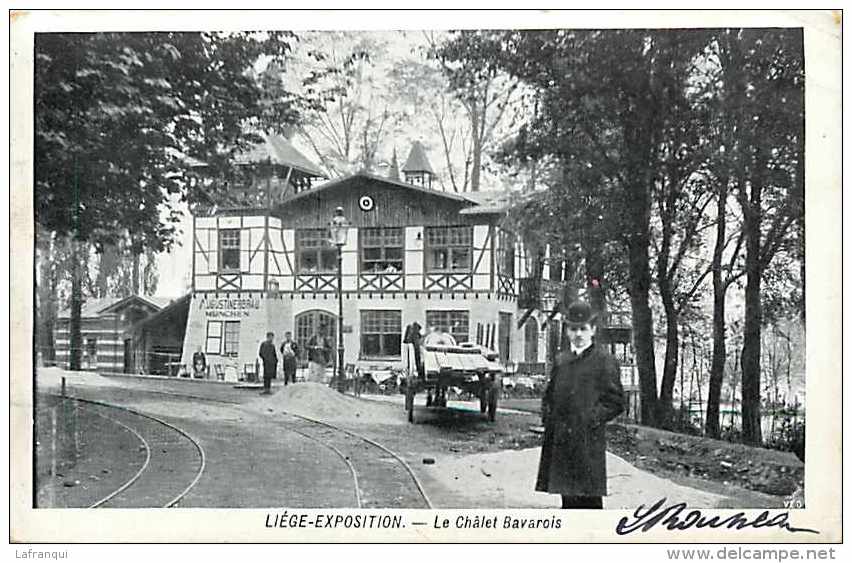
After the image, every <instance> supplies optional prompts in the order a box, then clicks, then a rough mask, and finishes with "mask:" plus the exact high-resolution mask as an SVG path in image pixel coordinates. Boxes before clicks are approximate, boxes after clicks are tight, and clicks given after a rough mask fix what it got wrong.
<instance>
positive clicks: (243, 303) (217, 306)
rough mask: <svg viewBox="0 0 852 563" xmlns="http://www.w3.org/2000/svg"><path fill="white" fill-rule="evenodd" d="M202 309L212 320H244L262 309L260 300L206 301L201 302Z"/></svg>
mask: <svg viewBox="0 0 852 563" xmlns="http://www.w3.org/2000/svg"><path fill="white" fill-rule="evenodd" d="M201 308H202V309H203V310H204V313H205V315H206V316H207V317H208V318H211V319H234V318H242V317H248V316H249V315H250V314H251V312H252V311H254V310H257V309H260V299H252V298H245V299H205V300H204V301H202V302H201Z"/></svg>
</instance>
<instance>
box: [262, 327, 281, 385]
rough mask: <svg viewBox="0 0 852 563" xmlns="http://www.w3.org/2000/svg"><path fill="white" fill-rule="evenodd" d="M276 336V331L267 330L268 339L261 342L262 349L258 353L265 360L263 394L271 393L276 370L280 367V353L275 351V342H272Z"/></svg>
mask: <svg viewBox="0 0 852 563" xmlns="http://www.w3.org/2000/svg"><path fill="white" fill-rule="evenodd" d="M274 338H275V333H272V332H267V333H266V340H264V341H263V342H261V343H260V350H258V352H257V355H258V356H260V359H261V361H262V362H263V394H264V395H269V394H271V393H272V390H271V387H272V378H273V377H274V376H275V370H276V368H277V367H278V354H276V353H275V344H273V343H272V341H273V339H274Z"/></svg>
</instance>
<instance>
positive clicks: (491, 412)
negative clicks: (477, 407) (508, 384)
mask: <svg viewBox="0 0 852 563" xmlns="http://www.w3.org/2000/svg"><path fill="white" fill-rule="evenodd" d="M497 400H498V399H497V389H495V388H491V389H489V390H488V420H489V422H494V419H495V418H497Z"/></svg>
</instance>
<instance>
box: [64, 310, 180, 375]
mask: <svg viewBox="0 0 852 563" xmlns="http://www.w3.org/2000/svg"><path fill="white" fill-rule="evenodd" d="M168 302H169V300H168V299H165V298H160V297H142V296H139V295H132V296H130V297H110V298H106V299H89V300H87V301H86V302H85V303H84V304H83V307H82V310H81V330H80V332H81V335H82V345H83V351H82V356H81V368H82V369H86V370H93V371H112V372H124V371H126V369H128V368H129V366H131V365H132V363H131V362H129V358H130V357H131V355H132V350H133V344H132V341H131V339H130V337H129V336H127V335H126V334H125V332H126V331H127V330H128V329H129V328H130V327H132V326H133V325H134V324H135V323H137V322H139V321H140V320H142V319H144V318H146V317H148V316H149V315H152V314H154V313H156V312H158V311H160V310H161V309H162V308H163V307H164V306H165V305H166V304H168ZM70 320H71V310H70V309H65V310H63V311H61V312H60V313H59V315H58V318H57V320H56V326H55V328H54V343H55V349H56V364H57V366H59V367H64V368H67V367H68V365H69V360H70V353H69V350H70V347H71V339H70V333H69V324H70Z"/></svg>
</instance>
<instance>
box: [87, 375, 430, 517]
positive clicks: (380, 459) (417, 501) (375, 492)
mask: <svg viewBox="0 0 852 563" xmlns="http://www.w3.org/2000/svg"><path fill="white" fill-rule="evenodd" d="M128 391H130V392H140V393H151V394H155V395H166V396H173V397H183V398H187V399H192V400H195V401H204V402H210V403H216V404H221V405H227V406H229V407H236V406H239V405H241V404H242V403H240V402H239V401H234V400H227V399H223V398H221V397H210V396H204V395H196V394H191V393H177V392H173V391H161V390H154V389H144V388H133V389H128ZM77 400H83V401H85V402H88V403H93V404H101V405H105V406H115V407H116V408H119V409H122V410H124V411H127V412H131V413H134V414H137V415H141V416H145V417H148V418H150V419H151V420H155V421H157V422H159V423H161V424H164V425H167V426H169V427H171V428H173V429H175V430H177V431H178V432H181V433H182V434H183V435H184V436H187V437H189V438H190V439H192V438H191V437H190V436H189V435H188V434H186V433H185V432H183V431H181V430H180V429H179V428H177V427H176V426H174V425H173V424H170V423H168V422H166V421H163V420H161V419H159V418H157V417H153V416H150V415H146V414H144V413H140V412H139V411H136V410H134V409H131V408H128V407H124V406H119V405H108V404H107V403H103V402H100V401H92V400H88V399H79V398H77ZM274 414H277V415H280V418H279V421H280V422H281V423H282V424H279V425H277V427H278V428H280V429H282V430H285V431H288V432H293V433H295V434H298V435H300V436H303V437H304V438H306V439H308V440H311V441H313V442H316V443H317V444H319V445H321V446H322V447H324V448H327V449H329V450H331V451H333V452H334V453H335V455H337V457H339V458H340V459H341V461H342V462H343V463H345V464H346V467H347V469H348V471H349V474H350V475H351V477H352V493H353V497H352V500H353V502H354V507H357V508H432V503H431V501H430V499H429V496H428V495H427V493H426V491H425V489H424V488H423V484H422V483H421V482H420V479H419V478H418V477H417V475H416V473H415V472H414V470H413V469H412V468H411V466H410V465H409V464H408V463H407V462H406V461H405V459H403V458H402V457H401V456H400V455H399V454H397V453H396V452H394V451H393V450H391V449H389V448H387V447H386V446H384V445H382V444H380V443H379V442H376V441H375V440H373V439H371V438H369V437H367V436H364V435H362V434H359V433H358V432H354V431H352V430H349V429H347V428H342V427H340V426H337V425H335V424H332V423H330V422H326V421H322V420H317V419H314V418H310V417H306V416H303V415H298V414H295V413H291V412H287V411H277V412H275V413H274ZM193 442H194V443H197V442H195V441H194V440H193ZM198 451H199V452H200V454H201V456H202V467H201V471H200V472H199V473H198V475H197V476H196V478H195V479H194V480H193V481H192V483H191V484H190V486H189V487H187V488H186V490H185V491H183V493H182V494H181V495H179V496H178V497H176V498H175V502H174V503H172V504H171V505H170V506H174V505H175V504H176V503H177V502H178V501H179V500H180V498H182V497H183V496H184V495H185V494H186V493H187V492H189V490H190V489H191V488H192V487H193V486H194V485H195V483H197V481H198V479H199V478H200V477H201V473H202V472H203V470H204V465H206V463H207V460H206V457H205V454H204V450H203V449H202V448H201V446H200V445H198ZM142 475H144V473H142ZM133 490H134V486H133V485H130V486H129V487H128V489H127V490H126V491H122V492H121V493H120V494H119V495H118V496H126V493H131V494H132V491H133Z"/></svg>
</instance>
